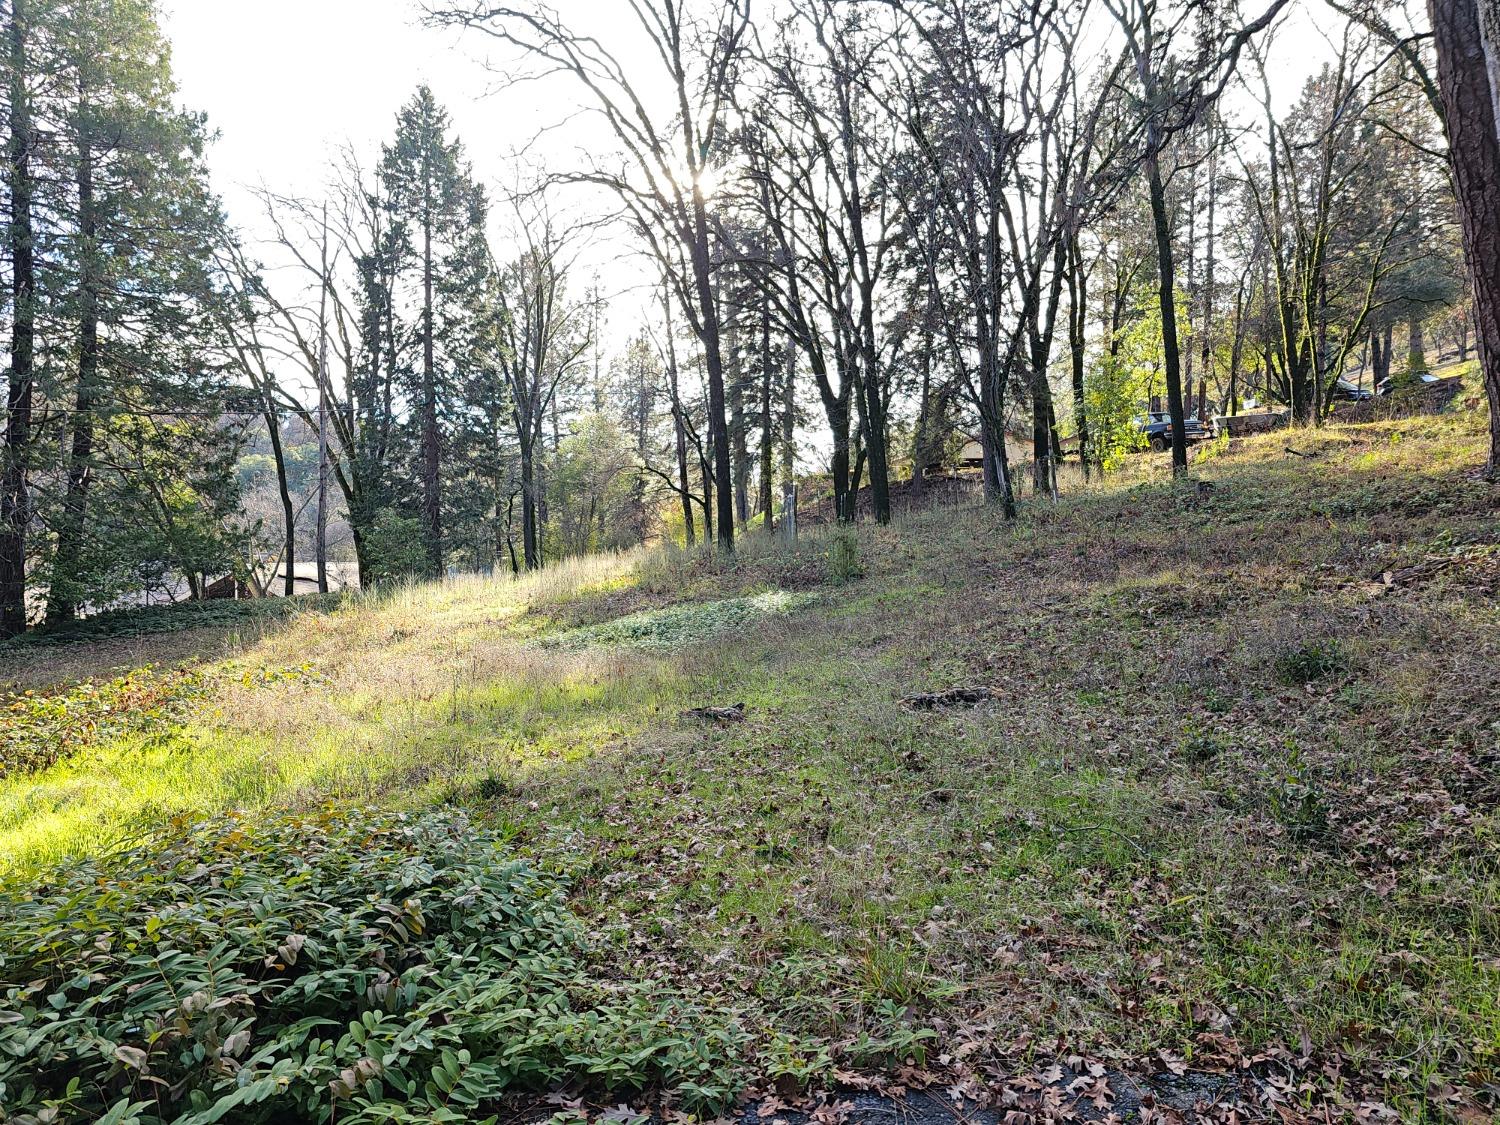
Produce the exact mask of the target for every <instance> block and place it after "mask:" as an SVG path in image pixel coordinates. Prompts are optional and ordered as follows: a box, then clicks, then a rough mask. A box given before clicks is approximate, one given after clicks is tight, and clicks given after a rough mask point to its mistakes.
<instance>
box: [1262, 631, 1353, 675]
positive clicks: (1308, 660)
mask: <svg viewBox="0 0 1500 1125" xmlns="http://www.w3.org/2000/svg"><path fill="white" fill-rule="evenodd" d="M1348 667H1349V661H1348V659H1347V658H1346V657H1345V656H1344V651H1343V649H1341V648H1340V647H1339V644H1338V642H1337V641H1327V642H1324V641H1308V642H1307V643H1306V644H1302V645H1298V646H1297V647H1296V648H1294V649H1292V650H1291V651H1290V652H1284V653H1282V654H1281V655H1280V656H1278V657H1277V658H1276V678H1277V679H1278V680H1280V681H1281V682H1282V683H1284V684H1287V685H1289V686H1294V685H1297V684H1310V683H1312V682H1313V681H1314V680H1321V679H1322V678H1323V677H1324V676H1331V675H1334V674H1336V673H1339V672H1343V671H1345V670H1346V669H1347V668H1348Z"/></svg>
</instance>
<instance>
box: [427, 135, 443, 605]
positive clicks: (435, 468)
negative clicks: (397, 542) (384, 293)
mask: <svg viewBox="0 0 1500 1125" xmlns="http://www.w3.org/2000/svg"><path fill="white" fill-rule="evenodd" d="M432 209H433V205H432V160H431V154H430V153H424V154H423V157H422V529H423V532H424V537H425V538H426V540H427V543H426V546H427V565H428V568H429V569H430V570H431V572H432V574H433V576H434V577H436V576H438V575H440V574H442V573H443V507H442V493H441V487H442V486H441V479H440V475H439V474H440V471H441V470H440V463H439V453H440V451H439V448H438V419H437V372H436V364H435V363H434V360H433V324H432V320H433V315H432V225H433V221H434V220H433V213H432Z"/></svg>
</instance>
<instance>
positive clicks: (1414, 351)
mask: <svg viewBox="0 0 1500 1125" xmlns="http://www.w3.org/2000/svg"><path fill="white" fill-rule="evenodd" d="M1406 370H1407V371H1409V372H1410V373H1411V374H1413V375H1419V374H1421V373H1422V372H1424V371H1426V370H1427V333H1426V331H1425V330H1424V328H1423V325H1422V322H1421V320H1419V319H1418V318H1417V317H1412V319H1411V321H1410V323H1409V324H1408V325H1407V335H1406Z"/></svg>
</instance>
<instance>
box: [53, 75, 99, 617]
mask: <svg viewBox="0 0 1500 1125" xmlns="http://www.w3.org/2000/svg"><path fill="white" fill-rule="evenodd" d="M78 104H79V111H80V118H82V119H86V116H87V113H88V108H87V91H85V90H83V89H81V88H80V90H79V97H78ZM77 179H78V235H79V240H78V241H79V250H78V385H77V387H76V389H75V392H74V398H73V417H72V421H71V426H70V428H71V430H72V434H71V440H70V445H71V449H70V451H69V455H68V484H67V491H66V493H65V494H64V497H63V510H62V518H61V519H60V520H59V521H58V526H57V546H56V551H55V552H54V555H53V573H52V586H51V588H50V589H49V590H48V594H47V621H48V623H49V624H58V623H59V622H63V621H71V620H72V619H73V618H75V617H77V616H78V610H79V598H78V592H79V583H80V580H81V579H82V577H83V574H82V571H83V559H82V553H83V544H84V541H85V532H86V526H87V519H88V491H89V485H90V484H92V483H93V463H92V462H93V458H94V411H95V410H96V409H97V406H98V404H97V401H96V398H97V390H98V380H99V262H98V254H99V245H98V241H99V217H98V213H97V211H96V209H95V203H94V149H93V141H92V139H91V138H90V137H89V135H88V130H87V125H86V122H85V120H81V121H80V124H79V136H78V176H77Z"/></svg>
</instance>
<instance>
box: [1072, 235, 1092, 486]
mask: <svg viewBox="0 0 1500 1125" xmlns="http://www.w3.org/2000/svg"><path fill="white" fill-rule="evenodd" d="M1087 318H1088V278H1087V277H1086V276H1085V275H1084V272H1083V250H1082V248H1081V247H1080V246H1079V245H1078V236H1077V235H1076V234H1074V235H1073V236H1071V237H1070V238H1069V239H1068V352H1069V357H1070V359H1071V361H1072V368H1071V370H1072V381H1073V428H1074V429H1075V430H1077V432H1078V463H1079V464H1080V465H1081V466H1082V467H1083V479H1084V480H1088V479H1089V456H1090V454H1091V452H1092V450H1091V448H1090V445H1089V417H1088V410H1087V399H1086V395H1085V388H1084V356H1085V348H1086V346H1087V338H1086V335H1087V332H1088V319H1087Z"/></svg>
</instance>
